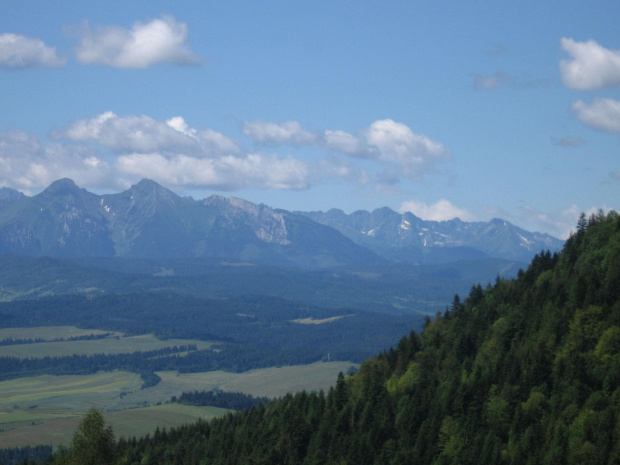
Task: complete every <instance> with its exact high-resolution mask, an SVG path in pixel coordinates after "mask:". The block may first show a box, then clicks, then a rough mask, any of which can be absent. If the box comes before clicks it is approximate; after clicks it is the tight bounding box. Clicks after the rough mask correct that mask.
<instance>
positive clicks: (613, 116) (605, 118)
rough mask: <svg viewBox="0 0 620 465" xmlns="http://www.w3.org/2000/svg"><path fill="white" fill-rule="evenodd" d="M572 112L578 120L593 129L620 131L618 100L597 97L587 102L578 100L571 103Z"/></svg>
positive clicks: (619, 106) (619, 104) (619, 105)
mask: <svg viewBox="0 0 620 465" xmlns="http://www.w3.org/2000/svg"><path fill="white" fill-rule="evenodd" d="M572 110H573V112H575V115H577V118H579V120H580V121H581V122H582V123H584V124H586V125H587V126H590V127H592V128H594V129H599V130H601V131H609V132H617V133H620V101H617V100H611V99H608V98H597V99H595V100H594V103H592V104H587V103H585V102H582V101H581V100H578V101H577V102H575V103H573V106H572Z"/></svg>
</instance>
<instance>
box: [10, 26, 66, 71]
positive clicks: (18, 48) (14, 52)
mask: <svg viewBox="0 0 620 465" xmlns="http://www.w3.org/2000/svg"><path fill="white" fill-rule="evenodd" d="M65 63H66V59H64V58H61V57H59V56H58V55H57V54H56V49H55V48H54V47H50V46H48V45H45V43H44V42H43V41H42V40H40V39H34V38H31V37H25V36H22V35H19V34H10V33H7V34H0V66H3V67H6V68H30V67H44V68H57V67H60V66H64V64H65Z"/></svg>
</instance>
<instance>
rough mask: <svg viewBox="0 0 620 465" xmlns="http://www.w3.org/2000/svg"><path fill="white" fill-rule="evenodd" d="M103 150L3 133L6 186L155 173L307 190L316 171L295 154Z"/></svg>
mask: <svg viewBox="0 0 620 465" xmlns="http://www.w3.org/2000/svg"><path fill="white" fill-rule="evenodd" d="M176 123H180V121H179V120H176ZM87 126H88V125H87ZM95 132H96V131H95ZM86 133H89V132H88V130H86ZM196 136H197V137H204V136H202V135H201V131H196ZM215 139H217V137H216V138H215ZM97 150H98V149H97V147H96V146H91V145H85V144H82V143H74V142H68V143H58V142H52V143H49V142H47V143H43V142H41V141H39V140H38V138H36V137H35V136H32V135H29V134H26V133H24V132H19V131H12V132H5V133H0V185H3V186H10V187H13V188H16V189H19V190H22V191H36V190H38V189H41V188H45V187H47V186H48V185H49V184H50V183H52V182H53V181H55V180H56V179H59V178H64V177H68V178H71V179H73V180H75V181H76V183H78V185H80V186H84V187H91V188H92V187H101V188H108V189H109V188H113V187H121V188H125V187H127V186H129V185H130V184H131V183H134V182H135V181H137V180H139V179H142V178H151V179H154V180H155V181H158V182H162V183H166V184H167V185H171V186H177V187H181V188H184V187H197V188H212V189H223V190H234V189H241V188H248V187H253V188H259V189H306V188H308V187H309V185H310V181H309V179H310V178H311V177H312V175H313V172H312V168H311V167H310V166H308V165H307V164H306V163H305V162H303V161H301V160H299V159H296V158H294V157H291V156H284V157H280V156H271V155H263V154H254V153H249V154H235V155H230V154H219V155H218V156H214V157H210V158H205V157H197V156H192V155H188V154H184V153H177V154H166V155H164V154H162V153H159V152H152V153H135V152H134V153H129V154H114V153H113V152H112V153H110V152H109V151H108V153H107V155H106V154H101V153H99V152H98V151H97Z"/></svg>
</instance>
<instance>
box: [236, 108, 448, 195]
mask: <svg viewBox="0 0 620 465" xmlns="http://www.w3.org/2000/svg"><path fill="white" fill-rule="evenodd" d="M242 130H243V132H244V133H245V134H246V135H248V136H250V137H251V138H252V139H253V140H254V142H255V143H259V144H272V145H278V144H282V145H309V146H313V147H316V148H323V149H329V150H333V151H337V152H340V153H342V154H344V155H349V156H353V157H356V158H365V159H368V160H373V161H374V162H377V163H379V164H381V165H384V166H385V167H386V172H385V173H384V177H385V176H387V177H389V178H390V179H391V180H393V181H394V182H391V183H392V184H394V183H396V182H398V179H399V177H400V176H401V175H404V176H405V177H407V178H409V179H415V178H417V177H419V176H420V175H422V174H424V173H425V172H427V171H428V170H430V169H432V167H433V166H434V164H435V163H436V162H438V161H440V160H445V159H448V158H450V156H451V154H450V150H448V149H447V148H446V147H445V146H444V145H443V144H441V143H439V142H435V141H433V140H431V139H429V138H428V137H426V136H424V135H421V134H416V133H414V132H413V131H412V130H411V129H410V128H409V127H408V126H406V125H405V124H402V123H397V122H395V121H393V120H391V119H385V120H379V121H375V122H374V123H372V124H371V125H370V126H369V127H367V128H365V129H363V130H362V131H360V133H359V135H357V136H355V135H353V134H350V133H348V132H345V131H342V130H330V129H328V130H325V131H324V133H323V135H322V136H319V135H317V134H316V133H313V132H310V131H307V130H305V129H304V128H303V127H302V126H301V125H300V124H299V123H298V122H297V121H287V122H285V123H279V124H278V123H270V122H265V121H253V122H246V123H243V125H242ZM382 182H383V183H385V181H382Z"/></svg>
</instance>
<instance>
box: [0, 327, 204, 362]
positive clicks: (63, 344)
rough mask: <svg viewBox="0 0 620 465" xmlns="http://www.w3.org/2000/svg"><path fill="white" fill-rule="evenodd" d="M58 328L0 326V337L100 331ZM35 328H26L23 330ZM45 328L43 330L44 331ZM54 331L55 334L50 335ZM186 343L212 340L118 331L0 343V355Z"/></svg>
mask: <svg viewBox="0 0 620 465" xmlns="http://www.w3.org/2000/svg"><path fill="white" fill-rule="evenodd" d="M55 328H58V329H59V331H58V332H57V333H54V332H53V330H52V329H50V328H20V329H19V331H18V332H15V333H12V332H11V330H6V329H3V330H0V340H2V339H7V338H9V337H12V338H13V339H35V338H41V339H43V340H46V341H49V340H51V339H61V338H65V339H66V338H69V337H75V336H81V335H90V334H103V333H104V331H99V330H90V329H89V330H78V328H72V327H70V326H63V327H55ZM31 329H33V330H35V331H32V332H28V331H25V330H31ZM45 329H47V331H45ZM53 334H55V336H53ZM187 344H195V345H196V348H197V349H198V350H201V349H208V348H209V347H211V345H213V342H208V341H199V340H193V339H165V340H161V339H158V338H157V337H156V336H155V335H153V334H144V335H140V336H124V335H123V334H122V333H113V334H111V335H110V336H108V337H106V338H103V339H92V340H81V341H54V342H37V343H33V344H14V345H6V346H0V357H18V358H37V357H48V356H49V357H65V356H70V355H74V354H75V355H94V354H109V355H114V354H126V353H131V352H137V351H149V350H157V349H163V348H165V347H174V346H181V345H187Z"/></svg>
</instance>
